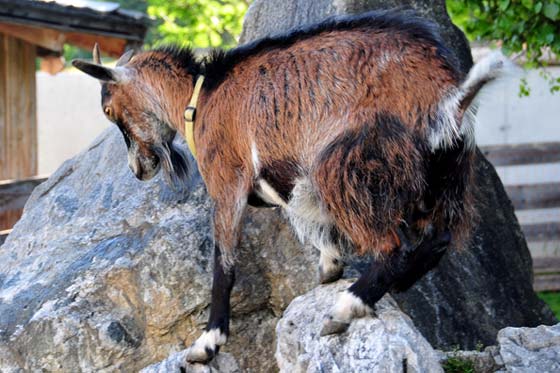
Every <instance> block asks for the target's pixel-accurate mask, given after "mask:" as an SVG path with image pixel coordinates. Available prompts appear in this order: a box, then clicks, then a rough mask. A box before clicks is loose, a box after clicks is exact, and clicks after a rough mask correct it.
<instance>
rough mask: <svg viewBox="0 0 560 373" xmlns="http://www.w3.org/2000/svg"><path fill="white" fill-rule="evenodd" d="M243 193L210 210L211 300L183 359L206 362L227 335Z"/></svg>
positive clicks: (244, 204) (224, 341)
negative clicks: (202, 325)
mask: <svg viewBox="0 0 560 373" xmlns="http://www.w3.org/2000/svg"><path fill="white" fill-rule="evenodd" d="M246 201H247V198H246V197H241V196H240V197H238V199H237V200H236V201H233V203H227V204H226V203H223V201H222V204H219V205H217V206H216V211H215V213H214V239H215V246H214V278H213V282H212V303H211V305H210V318H209V320H208V325H207V326H206V330H205V331H204V333H202V335H201V336H200V337H199V338H198V339H197V340H196V341H195V343H194V344H193V345H192V346H191V347H190V349H189V351H188V353H187V361H188V362H191V363H207V362H209V361H210V360H212V358H213V357H214V356H215V355H216V354H217V353H218V351H219V349H220V346H222V345H224V344H225V343H226V340H227V337H228V335H229V318H230V294H231V289H232V288H233V284H234V281H235V270H234V263H233V262H234V259H233V256H234V254H233V251H234V248H235V247H236V246H237V244H238V241H239V231H240V225H241V219H242V216H243V212H244V210H245V207H246ZM218 203H219V202H218Z"/></svg>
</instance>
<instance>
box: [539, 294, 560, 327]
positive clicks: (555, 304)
mask: <svg viewBox="0 0 560 373" xmlns="http://www.w3.org/2000/svg"><path fill="white" fill-rule="evenodd" d="M537 295H538V296H539V298H541V299H542V300H543V301H545V303H547V304H548V305H549V307H550V309H552V312H554V315H555V316H556V318H557V319H559V320H560V293H557V292H541V293H538V294H537Z"/></svg>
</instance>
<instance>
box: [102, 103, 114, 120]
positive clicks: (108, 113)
mask: <svg viewBox="0 0 560 373" xmlns="http://www.w3.org/2000/svg"><path fill="white" fill-rule="evenodd" d="M103 111H104V112H105V115H106V116H107V117H108V118H109V119H111V120H113V119H114V118H113V109H111V108H110V107H109V106H106V107H105V109H103Z"/></svg>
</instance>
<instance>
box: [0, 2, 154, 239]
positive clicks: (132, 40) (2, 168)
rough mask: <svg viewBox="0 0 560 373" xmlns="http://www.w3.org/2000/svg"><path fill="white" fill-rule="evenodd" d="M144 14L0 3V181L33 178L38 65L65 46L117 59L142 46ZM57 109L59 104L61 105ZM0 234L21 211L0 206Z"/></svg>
mask: <svg viewBox="0 0 560 373" xmlns="http://www.w3.org/2000/svg"><path fill="white" fill-rule="evenodd" d="M148 26H149V19H148V18H147V17H146V15H144V14H143V13H139V12H133V11H128V10H124V9H120V8H119V5H118V4H116V3H103V2H95V1H88V0H0V181H4V183H5V180H10V179H13V180H19V179H25V178H29V177H34V176H36V174H37V164H38V162H37V118H36V106H37V104H36V85H35V71H36V66H37V65H36V64H37V61H38V58H39V59H43V60H46V61H47V62H52V61H56V60H59V59H60V56H61V55H62V52H63V47H64V45H65V44H70V45H74V46H78V47H80V48H84V49H88V50H91V49H92V48H93V45H94V44H95V43H96V42H97V43H98V44H99V46H100V48H101V50H102V52H104V53H106V54H108V55H110V56H113V57H118V56H120V55H121V54H122V53H123V52H124V51H125V50H127V49H129V48H138V47H140V46H141V45H142V43H143V40H144V36H145V35H146V31H147V28H148ZM61 105H64V103H62V102H61ZM1 202H2V196H0V231H1V230H2V229H7V228H10V227H11V226H12V224H13V223H14V222H15V221H16V220H17V219H19V216H20V213H21V212H20V210H19V209H13V206H12V207H10V208H9V209H7V208H5V207H6V206H5V205H4V207H3V205H2V203H1Z"/></svg>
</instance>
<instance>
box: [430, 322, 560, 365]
mask: <svg viewBox="0 0 560 373" xmlns="http://www.w3.org/2000/svg"><path fill="white" fill-rule="evenodd" d="M437 353H438V354H439V356H440V362H441V363H442V364H449V362H450V360H451V359H452V360H453V361H454V362H455V364H457V363H458V362H470V363H472V366H473V368H474V371H475V372H477V373H493V372H498V373H505V372H514V373H548V372H550V373H552V372H560V324H556V325H553V326H545V325H540V326H538V327H536V328H512V327H509V328H504V329H502V330H500V331H499V333H498V345H497V346H489V347H487V348H485V349H484V350H483V351H447V352H443V351H437Z"/></svg>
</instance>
